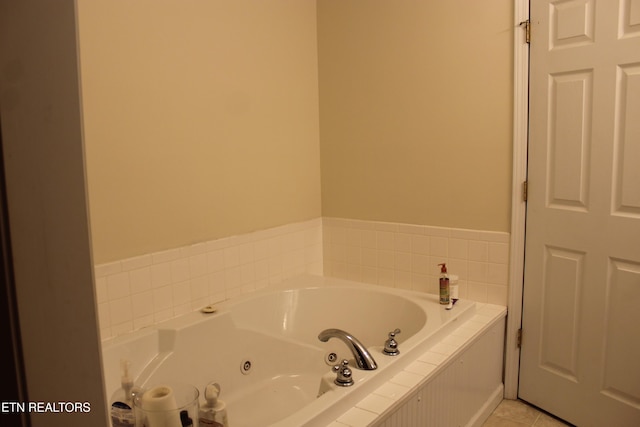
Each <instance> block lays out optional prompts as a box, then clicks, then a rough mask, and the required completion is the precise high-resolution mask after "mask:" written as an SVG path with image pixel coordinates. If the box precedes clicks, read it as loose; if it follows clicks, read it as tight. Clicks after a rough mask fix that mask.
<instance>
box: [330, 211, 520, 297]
mask: <svg viewBox="0 0 640 427" xmlns="http://www.w3.org/2000/svg"><path fill="white" fill-rule="evenodd" d="M509 238H510V235H509V233H502V232H492V231H476V230H467V229H458V228H443V227H429V226H421V225H410V224H400V223H389V222H375V221H362V220H350V219H339V218H324V219H323V246H324V255H323V259H324V274H325V275H326V276H333V277H340V278H344V279H350V280H356V281H361V282H367V283H375V284H379V285H383V286H391V287H396V288H404V289H411V290H416V291H422V292H429V293H434V294H437V293H438V277H439V274H440V267H438V264H440V263H443V262H446V263H447V269H448V272H449V274H455V275H457V276H458V277H459V292H460V298H469V299H472V300H474V301H478V302H484V303H492V304H501V305H506V304H507V283H508V276H509V272H508V269H509Z"/></svg>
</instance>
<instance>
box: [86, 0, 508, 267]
mask: <svg viewBox="0 0 640 427" xmlns="http://www.w3.org/2000/svg"><path fill="white" fill-rule="evenodd" d="M78 3H79V29H80V47H81V66H82V67H81V70H82V83H83V85H82V88H83V102H84V119H85V136H86V151H87V171H88V172H87V173H88V185H89V190H90V206H91V221H92V237H93V246H94V258H95V261H96V262H97V263H103V262H107V261H112V260H117V259H122V258H126V257H130V256H135V255H138V254H142V253H148V252H152V251H157V250H162V249H167V248H172V247H177V246H181V245H185V244H189V243H193V242H197V241H203V240H207V239H213V238H218V237H224V236H229V235H233V234H240V233H244V232H248V231H252V230H256V229H261V228H266V227H271V226H275V225H279V224H284V223H288V222H292V221H301V220H306V219H309V218H313V217H317V216H320V215H325V216H335V217H344V218H355V219H362V220H380V221H392V222H405V223H414V224H425V225H433V226H446V227H459V228H471V229H481V230H492V231H509V217H510V186H511V148H510V146H511V133H512V130H511V109H512V99H511V97H512V72H511V70H512V45H511V43H512V42H511V40H512V31H513V29H512V22H511V21H512V14H513V11H512V5H511V2H510V1H509V0H487V1H482V2H479V1H476V0H455V1H414V0H399V1H394V2H389V1H385V0H368V1H366V2H363V1H356V0H319V1H317V2H316V1H311V0H308V1H307V0H305V1H299V0H288V1H287V0H270V1H269V2H259V1H252V0H233V1H232V0H225V1H216V2H211V1H207V0H191V1H188V2H182V1H161V2H158V1H154V0H140V1H136V2H128V1H123V0H117V1H113V0H91V1H89V0H80V1H79V2H78ZM316 7H317V11H316ZM316 14H317V17H316ZM316 18H317V21H316ZM316 26H317V27H316ZM318 88H320V89H319V90H318ZM320 170H321V171H322V173H320ZM321 187H322V193H320V188H321Z"/></svg>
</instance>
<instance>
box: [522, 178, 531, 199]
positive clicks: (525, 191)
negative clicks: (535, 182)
mask: <svg viewBox="0 0 640 427" xmlns="http://www.w3.org/2000/svg"><path fill="white" fill-rule="evenodd" d="M528 197H529V181H525V182H523V183H522V201H523V202H526V201H527V198H528Z"/></svg>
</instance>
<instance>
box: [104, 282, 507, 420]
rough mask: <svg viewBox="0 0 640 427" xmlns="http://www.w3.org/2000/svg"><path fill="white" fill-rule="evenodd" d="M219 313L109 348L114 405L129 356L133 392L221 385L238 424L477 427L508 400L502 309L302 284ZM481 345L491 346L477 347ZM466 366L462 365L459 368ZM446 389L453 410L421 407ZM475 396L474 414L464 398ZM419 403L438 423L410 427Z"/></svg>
mask: <svg viewBox="0 0 640 427" xmlns="http://www.w3.org/2000/svg"><path fill="white" fill-rule="evenodd" d="M215 308H216V311H215V312H214V313H211V314H205V313H201V312H194V313H190V314H188V315H184V316H181V317H179V318H175V319H171V320H169V321H165V322H163V323H159V324H157V325H155V326H154V327H152V328H147V329H143V330H140V331H136V332H133V333H131V334H128V335H125V336H120V337H116V338H114V339H111V340H108V341H105V342H104V343H103V362H104V370H105V382H106V387H107V396H110V395H111V394H112V393H113V392H114V391H115V390H116V389H117V388H118V387H119V386H120V384H119V377H120V374H119V367H120V359H127V360H129V361H130V362H131V371H132V373H133V376H134V382H135V385H137V386H140V387H143V388H145V387H151V386H155V385H158V384H171V383H187V384H192V385H194V386H196V387H197V388H198V389H200V391H201V395H202V391H203V390H204V386H205V385H206V384H208V383H209V382H217V383H219V384H220V386H221V388H222V393H221V395H220V398H221V399H222V400H224V401H225V402H226V403H227V408H228V416H229V424H230V427H258V426H267V425H275V426H295V427H299V426H303V425H308V426H325V425H330V424H332V423H333V424H332V425H334V426H343V425H352V426H356V425H363V426H364V425H384V426H393V425H398V426H399V425H403V426H405V425H429V423H428V422H427V421H428V420H431V419H432V418H433V417H434V416H435V415H434V414H435V409H437V408H440V409H442V410H443V411H444V410H445V409H446V411H445V412H447V414H443V415H442V416H443V417H444V418H433V421H429V422H433V423H440V422H445V423H448V422H456V423H457V424H447V425H477V424H479V423H480V422H481V421H482V419H484V417H485V414H488V413H489V412H490V411H491V410H492V409H493V407H495V405H497V403H498V402H499V400H500V398H501V394H502V381H501V369H502V347H501V346H502V343H503V341H502V340H503V334H504V315H505V309H504V307H499V306H490V305H487V304H482V305H480V304H476V303H474V302H471V301H465V300H459V301H458V302H457V303H456V304H455V305H454V307H453V309H452V310H445V308H444V306H442V305H440V304H439V303H438V299H437V297H436V296H435V295H430V294H424V293H416V292H406V291H400V290H397V289H390V288H385V287H381V286H374V285H364V284H359V283H355V282H350V281H344V280H339V279H331V278H323V277H315V276H301V277H298V278H295V279H294V280H290V281H287V282H285V283H283V284H281V285H280V286H278V289H272V288H270V289H267V290H262V291H257V292H255V293H253V294H250V295H247V296H244V297H242V298H238V299H235V300H229V301H226V302H223V303H219V304H217V305H216V306H215ZM329 328H338V329H341V330H344V331H347V332H349V333H350V334H351V335H353V336H354V337H355V338H356V339H357V340H359V341H360V342H361V343H362V344H363V345H364V346H365V347H366V348H367V350H368V352H369V353H370V355H371V356H372V357H373V358H374V359H375V362H376V363H377V369H375V370H368V371H367V370H361V369H358V368H357V367H356V366H355V361H354V360H353V359H354V356H353V354H352V352H351V351H350V350H349V349H348V347H347V345H346V344H345V343H344V342H343V341H341V340H340V339H337V338H332V339H329V340H328V342H321V341H320V340H319V339H318V334H319V333H320V332H321V331H323V330H325V329H329ZM396 328H397V329H400V330H401V332H400V333H399V334H398V335H396V340H397V342H398V343H399V346H398V348H399V350H400V354H399V355H398V356H388V355H385V354H383V351H382V350H383V348H384V344H385V341H386V340H387V339H388V334H389V332H391V331H394V330H395V329H396ZM496 331H497V332H496ZM483 336H486V337H485V340H484V341H487V342H486V343H484V344H477V343H481V342H483V341H482V338H483ZM476 342H477V343H476ZM479 345H480V346H481V347H478V346H479ZM475 347H478V349H476V350H474V348H475ZM473 351H475V352H476V353H478V355H474V354H473ZM470 352H471V353H470ZM330 353H335V354H337V356H338V360H337V361H336V362H334V363H329V362H328V361H327V359H328V355H329V354H330ZM342 359H348V360H350V363H349V366H350V368H351V370H352V377H353V380H354V385H352V386H350V387H340V386H337V385H335V384H334V382H333V380H334V379H335V378H336V374H335V373H334V372H332V366H330V365H335V364H337V363H338V362H339V361H341V360H342ZM476 359H478V360H476ZM480 359H482V360H480ZM461 361H462V363H461ZM465 361H466V366H465V367H461V366H458V365H462V364H463V363H465ZM475 365H478V367H477V368H473V366H475ZM471 368H473V369H475V370H477V371H478V372H471V371H470V369H471ZM449 370H457V371H460V374H459V375H464V376H466V377H468V378H467V379H468V381H467V382H468V383H469V384H468V387H472V388H473V390H471V389H469V390H465V389H464V388H465V387H462V386H460V385H459V384H458V383H459V379H458V380H455V381H458V383H456V384H458V385H456V386H455V387H454V385H453V383H452V384H449V386H447V383H446V381H445V380H442V379H440V380H438V378H444V377H443V375H444V376H446V375H448V374H447V372H448V371H449ZM467 371H469V373H465V372H467ZM451 375H453V377H455V376H456V375H458V374H456V373H455V372H453V373H452V374H451ZM459 375H458V376H459ZM453 377H452V378H453ZM476 377H478V378H477V381H476ZM438 381H445V383H444V386H441V385H438V386H437V387H440V388H441V389H442V393H440V392H438V391H435V393H436V395H438V396H441V397H443V396H445V397H446V396H447V394H446V393H452V392H455V393H458V394H452V395H451V398H450V399H451V400H452V402H451V404H448V403H446V402H444V403H443V402H440V403H438V402H436V401H434V402H431V403H429V402H425V401H424V400H425V398H426V396H427V395H428V394H429V393H430V391H429V390H430V388H429V387H431V386H430V384H436V383H437V382H438ZM452 381H454V380H452ZM474 381H475V382H481V383H482V384H480V383H478V384H476V383H475V382H474ZM434 387H435V385H434ZM431 388H433V387H431ZM480 389H481V390H480ZM478 390H480V391H482V393H480V392H479V391H478ZM474 393H475V395H476V398H475V400H474V399H472V400H473V402H475V403H473V405H475V407H473V408H471V407H470V405H472V404H471V403H469V402H466V401H465V402H463V401H458V402H456V401H455V400H457V399H459V397H457V396H458V395H460V396H466V395H469V394H474ZM443 398H444V397H443ZM412 399H413V400H415V401H416V402H418V404H419V406H420V404H422V405H421V406H424V408H425V409H424V411H425V415H424V417H430V418H424V420H423V419H422V418H416V420H415V423H414V421H412V422H411V423H414V424H407V422H408V421H407V418H406V417H404V416H403V415H402V411H403V410H405V409H406V408H405V409H403V407H407V408H408V406H407V405H411V404H412V401H413V400H412ZM423 402H424V404H423ZM429 405H431V406H433V408H432V407H431V406H429ZM463 405H464V409H462V406H463ZM473 405H472V406H473ZM434 408H435V409H434ZM407 410H408V409H407ZM410 411H413V412H415V410H414V409H411V410H410ZM463 412H464V413H465V414H464V415H461V414H462V413H463ZM467 413H468V414H467ZM415 416H419V414H418V415H415ZM403 417H404V418H403ZM452 417H453V418H452ZM461 417H463V418H465V419H462V418H461ZM394 419H397V421H394ZM441 420H443V421H441ZM417 423H421V424H417ZM433 425H438V424H433ZM439 425H445V424H439Z"/></svg>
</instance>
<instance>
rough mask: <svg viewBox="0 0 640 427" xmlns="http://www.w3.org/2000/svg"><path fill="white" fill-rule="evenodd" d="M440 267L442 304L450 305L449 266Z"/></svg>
mask: <svg viewBox="0 0 640 427" xmlns="http://www.w3.org/2000/svg"><path fill="white" fill-rule="evenodd" d="M438 265H439V266H440V304H442V305H449V275H448V274H447V264H446V263H442V264H438Z"/></svg>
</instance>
